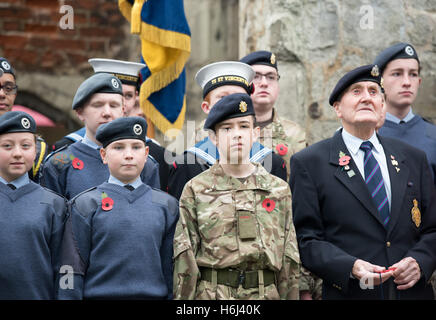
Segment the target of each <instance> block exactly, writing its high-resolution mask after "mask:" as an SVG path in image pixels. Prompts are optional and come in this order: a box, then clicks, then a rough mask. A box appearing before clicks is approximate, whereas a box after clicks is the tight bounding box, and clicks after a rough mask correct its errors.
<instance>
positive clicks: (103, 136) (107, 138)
mask: <svg viewBox="0 0 436 320" xmlns="http://www.w3.org/2000/svg"><path fill="white" fill-rule="evenodd" d="M146 135H147V122H146V121H145V119H144V118H142V117H127V118H118V119H115V120H113V121H111V122H108V123H105V124H102V125H101V126H99V127H98V129H97V133H96V135H95V138H96V139H97V140H98V141H100V143H101V144H102V145H103V148H106V147H107V146H108V145H109V144H111V143H112V142H114V141H118V140H123V139H138V140H142V141H144V142H146Z"/></svg>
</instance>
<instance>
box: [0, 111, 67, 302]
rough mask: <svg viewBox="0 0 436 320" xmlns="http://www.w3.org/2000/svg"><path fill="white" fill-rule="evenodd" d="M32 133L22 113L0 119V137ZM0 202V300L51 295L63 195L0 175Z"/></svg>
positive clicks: (32, 126)
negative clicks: (18, 133) (14, 133)
mask: <svg viewBox="0 0 436 320" xmlns="http://www.w3.org/2000/svg"><path fill="white" fill-rule="evenodd" d="M35 131H36V124H35V121H34V120H33V118H32V117H31V116H29V115H28V114H27V113H24V112H18V111H10V112H7V113H6V114H4V115H3V116H1V117H0V135H1V134H5V133H11V132H31V133H35ZM0 203H1V207H0V229H1V232H0V256H1V259H0V299H1V300H4V299H14V300H18V299H20V300H21V299H26V300H30V299H32V300H33V299H54V297H55V281H56V279H55V275H56V273H57V270H59V267H60V264H59V254H58V253H59V245H60V243H61V240H62V233H63V226H64V220H65V218H66V202H65V199H64V198H63V197H61V196H59V195H57V194H55V193H54V192H52V191H50V190H47V189H45V188H43V187H41V186H40V185H38V184H36V183H34V182H33V181H31V180H30V179H29V177H28V175H27V174H25V175H23V176H21V177H19V178H17V179H16V180H14V181H10V182H7V181H6V180H5V179H4V178H2V177H0Z"/></svg>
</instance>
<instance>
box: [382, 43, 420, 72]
mask: <svg viewBox="0 0 436 320" xmlns="http://www.w3.org/2000/svg"><path fill="white" fill-rule="evenodd" d="M395 59H416V60H417V61H418V63H419V59H418V54H417V53H416V50H415V48H413V46H412V45H411V44H408V43H403V42H401V43H397V44H395V45H393V46H392V47H389V48H387V49H385V50H383V51H382V52H381V53H380V54H379V55H378V56H377V57H376V58H375V60H374V64H376V65H378V67H379V68H380V72H381V73H383V70H384V68H385V67H386V65H387V64H388V63H389V62H390V61H392V60H395Z"/></svg>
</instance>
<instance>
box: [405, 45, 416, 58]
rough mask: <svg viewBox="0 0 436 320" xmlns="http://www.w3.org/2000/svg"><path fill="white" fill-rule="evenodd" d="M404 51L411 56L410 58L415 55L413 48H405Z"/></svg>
mask: <svg viewBox="0 0 436 320" xmlns="http://www.w3.org/2000/svg"><path fill="white" fill-rule="evenodd" d="M404 51H405V52H406V53H407V54H408V55H409V56H413V54H414V53H415V52H414V51H413V48H412V47H411V46H407V47H406V48H404Z"/></svg>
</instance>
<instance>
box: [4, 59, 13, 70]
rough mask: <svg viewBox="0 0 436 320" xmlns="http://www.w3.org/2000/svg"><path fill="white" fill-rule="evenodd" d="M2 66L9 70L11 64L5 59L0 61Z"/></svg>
mask: <svg viewBox="0 0 436 320" xmlns="http://www.w3.org/2000/svg"><path fill="white" fill-rule="evenodd" d="M2 68H3V69H5V70H9V69H10V68H11V66H10V64H9V63H8V62H7V61H2Z"/></svg>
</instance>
